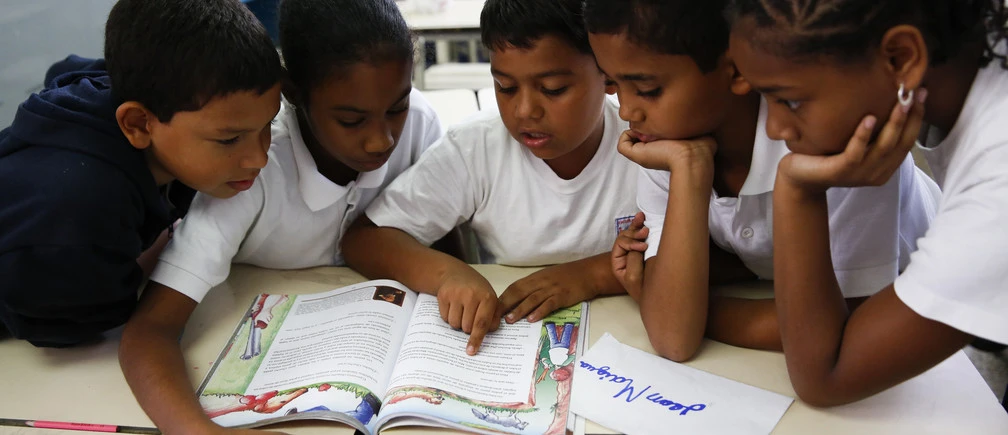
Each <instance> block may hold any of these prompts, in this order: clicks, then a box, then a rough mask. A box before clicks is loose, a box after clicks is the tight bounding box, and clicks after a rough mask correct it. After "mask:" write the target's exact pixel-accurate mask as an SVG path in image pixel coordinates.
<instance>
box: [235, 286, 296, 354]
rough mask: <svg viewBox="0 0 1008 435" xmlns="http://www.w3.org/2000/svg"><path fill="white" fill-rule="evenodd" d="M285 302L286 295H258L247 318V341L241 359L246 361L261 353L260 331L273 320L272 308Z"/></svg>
mask: <svg viewBox="0 0 1008 435" xmlns="http://www.w3.org/2000/svg"><path fill="white" fill-rule="evenodd" d="M286 300H287V295H259V298H258V299H256V302H255V304H254V305H253V306H252V310H251V311H250V312H249V317H248V325H249V326H248V328H249V332H248V341H247V343H246V344H245V353H243V354H242V356H241V359H243V360H248V359H252V357H255V356H259V354H260V353H262V331H263V329H266V328H267V327H269V323H270V321H271V320H273V308H274V307H276V306H277V305H279V304H281V303H283V302H284V301H286Z"/></svg>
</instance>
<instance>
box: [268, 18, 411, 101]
mask: <svg viewBox="0 0 1008 435" xmlns="http://www.w3.org/2000/svg"><path fill="white" fill-rule="evenodd" d="M280 51H281V52H283V58H284V65H285V66H286V68H287V74H288V77H289V78H290V80H291V82H292V83H293V84H294V85H295V86H296V87H297V88H298V90H299V92H300V93H301V94H302V95H299V97H300V98H305V99H306V98H307V97H308V93H309V91H310V90H312V89H314V88H315V87H317V86H319V85H320V84H321V83H322V82H323V81H324V80H326V79H328V78H330V77H333V76H334V75H335V76H337V77H338V76H339V75H340V74H342V73H343V72H344V70H345V69H346V68H347V67H349V66H351V65H354V64H356V63H358V62H368V63H372V64H375V63H378V62H383V61H389V60H402V61H406V62H411V61H412V59H413V34H412V32H411V31H410V29H409V26H408V25H406V20H404V19H403V17H402V14H401V13H400V12H399V7H398V6H396V4H395V1H393V0H283V2H281V3H280Z"/></svg>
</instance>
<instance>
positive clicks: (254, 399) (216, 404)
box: [200, 388, 308, 418]
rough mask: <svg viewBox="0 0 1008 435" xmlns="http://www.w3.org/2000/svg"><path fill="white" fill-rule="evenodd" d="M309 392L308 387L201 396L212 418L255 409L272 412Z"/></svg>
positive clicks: (204, 406) (206, 410)
mask: <svg viewBox="0 0 1008 435" xmlns="http://www.w3.org/2000/svg"><path fill="white" fill-rule="evenodd" d="M306 392H308V389H307V388H298V389H296V390H291V391H285V392H283V393H281V392H278V391H276V390H274V391H270V392H268V393H264V394H260V395H258V396H255V395H241V394H204V395H202V396H200V404H201V405H202V406H203V410H204V411H205V412H206V414H207V416H209V417H210V418H214V417H220V416H222V415H224V414H230V413H232V412H241V411H253V412H257V413H260V414H272V413H274V412H277V411H279V410H280V408H283V407H284V405H286V404H288V403H290V402H291V401H292V400H294V399H297V398H298V397H300V396H301V395H302V394H304V393H306Z"/></svg>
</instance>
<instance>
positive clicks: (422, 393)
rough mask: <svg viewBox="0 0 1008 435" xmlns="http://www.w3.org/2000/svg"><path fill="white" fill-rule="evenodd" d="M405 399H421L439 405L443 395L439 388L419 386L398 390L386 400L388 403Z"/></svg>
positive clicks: (442, 400)
mask: <svg viewBox="0 0 1008 435" xmlns="http://www.w3.org/2000/svg"><path fill="white" fill-rule="evenodd" d="M407 399H421V400H423V401H425V402H427V403H430V404H431V405H440V404H441V402H444V395H443V394H442V391H441V390H436V389H434V388H421V389H417V390H399V391H397V392H396V393H395V394H393V395H392V397H389V399H388V400H387V401H386V402H387V403H388V404H389V405H392V404H394V403H399V402H402V401H404V400H407Z"/></svg>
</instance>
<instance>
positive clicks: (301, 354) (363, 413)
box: [200, 281, 416, 426]
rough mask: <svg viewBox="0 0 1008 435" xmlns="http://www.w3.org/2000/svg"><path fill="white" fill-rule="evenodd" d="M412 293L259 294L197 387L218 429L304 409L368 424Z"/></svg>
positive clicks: (379, 286) (356, 289) (391, 285)
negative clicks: (289, 295) (339, 413)
mask: <svg viewBox="0 0 1008 435" xmlns="http://www.w3.org/2000/svg"><path fill="white" fill-rule="evenodd" d="M415 302H416V293H413V292H412V291H409V290H407V289H406V288H405V287H403V286H402V285H400V284H398V283H395V282H393V281H370V282H366V283H362V284H358V285H354V286H350V287H345V288H342V289H337V290H334V291H330V292H325V293H318V294H308V295H300V296H296V297H288V296H285V295H260V296H259V297H258V298H257V299H256V302H255V303H253V306H252V308H251V309H250V310H249V314H248V315H247V316H246V318H245V319H244V320H243V323H242V325H240V326H239V328H238V330H237V331H236V334H235V336H234V338H233V340H232V342H231V343H230V344H229V346H228V349H227V351H226V353H225V354H224V355H223V356H222V358H221V359H220V361H218V363H217V364H215V366H214V368H213V369H211V373H210V375H208V376H209V377H208V379H207V380H206V381H204V384H203V386H202V387H201V389H200V402H201V404H203V406H204V410H205V411H207V414H208V415H210V416H211V418H213V419H214V421H215V422H217V423H218V424H221V425H223V426H238V425H248V424H249V420H251V421H258V420H263V419H268V418H273V417H281V416H284V417H285V416H288V415H290V414H293V413H304V412H309V411H336V412H341V413H344V414H349V415H350V416H352V417H354V418H355V419H357V420H358V421H360V422H361V423H362V424H364V425H367V424H368V422H369V421H370V420H371V418H372V417H373V416H374V415H375V413H376V412H377V410H378V409H379V407H380V400H379V398H378V396H379V395H381V394H383V392H384V391H385V390H386V387H387V385H388V379H389V376H390V375H391V372H392V366H393V364H394V362H395V358H396V355H397V350H398V348H399V346H400V344H401V342H402V338H403V335H404V334H405V331H406V327H407V325H408V323H409V314H410V312H411V311H412V309H413V306H414V304H415Z"/></svg>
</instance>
